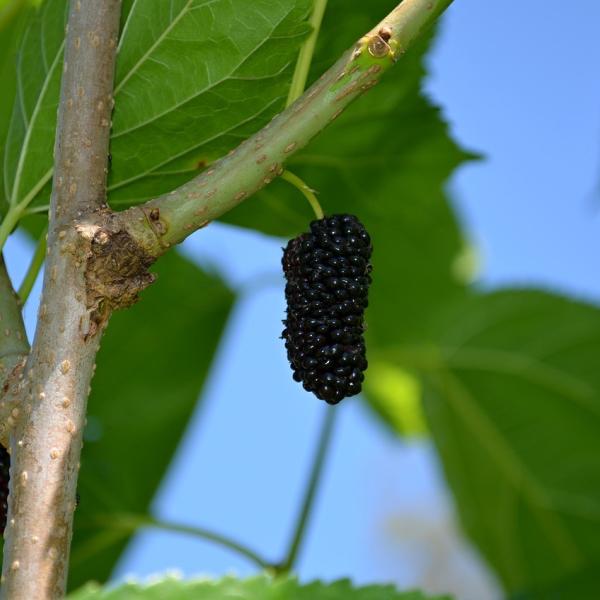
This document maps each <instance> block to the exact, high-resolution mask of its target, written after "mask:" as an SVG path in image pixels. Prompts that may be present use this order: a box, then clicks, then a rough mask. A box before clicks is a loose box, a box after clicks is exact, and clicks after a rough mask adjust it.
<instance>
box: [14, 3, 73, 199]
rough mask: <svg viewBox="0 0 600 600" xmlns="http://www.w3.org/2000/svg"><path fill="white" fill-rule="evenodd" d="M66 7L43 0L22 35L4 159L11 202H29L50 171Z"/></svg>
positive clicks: (46, 180)
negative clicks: (14, 95)
mask: <svg viewBox="0 0 600 600" xmlns="http://www.w3.org/2000/svg"><path fill="white" fill-rule="evenodd" d="M65 12H66V11H65V2H64V0H47V1H46V2H44V3H43V5H42V6H41V8H40V9H39V10H38V11H37V13H36V14H35V16H34V17H33V18H32V20H31V22H30V24H29V26H28V27H27V29H26V30H25V33H24V35H23V41H22V43H21V48H20V50H19V55H18V60H17V67H16V78H17V92H16V98H15V102H14V106H13V112H12V118H11V123H10V129H9V132H8V138H7V142H6V153H5V161H4V181H5V193H6V196H7V198H8V202H9V204H10V205H11V206H16V205H17V204H19V203H21V202H23V203H24V204H26V203H28V202H29V201H31V200H32V199H33V198H34V197H35V195H36V194H37V193H38V192H39V191H40V189H41V188H42V187H43V186H44V185H45V183H47V182H48V180H49V178H50V176H51V173H52V150H53V147H54V135H55V129H56V109H57V105H58V94H59V88H60V74H61V72H62V53H63V39H64V27H65Z"/></svg>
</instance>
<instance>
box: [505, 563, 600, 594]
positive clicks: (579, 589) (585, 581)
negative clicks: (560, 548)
mask: <svg viewBox="0 0 600 600" xmlns="http://www.w3.org/2000/svg"><path fill="white" fill-rule="evenodd" d="M598 569H600V566H599V565H592V566H590V567H587V568H586V569H584V570H582V571H578V572H577V573H575V574H574V575H569V576H568V577H565V578H564V579H561V580H559V581H556V582H555V583H553V584H552V585H551V586H546V587H542V588H540V589H538V590H533V591H528V592H522V593H521V592H519V593H517V594H514V595H512V596H511V597H510V600H573V599H577V600H586V599H588V598H589V600H593V599H594V598H596V596H597V595H598Z"/></svg>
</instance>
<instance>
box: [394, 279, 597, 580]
mask: <svg viewBox="0 0 600 600" xmlns="http://www.w3.org/2000/svg"><path fill="white" fill-rule="evenodd" d="M442 323H443V325H442ZM437 326H439V327H440V328H439V338H438V340H439V341H438V343H437V344H436V345H434V346H432V347H430V348H423V349H416V350H415V349H411V348H406V349H403V348H398V349H397V350H396V351H394V350H390V351H389V353H388V354H389V356H390V357H393V356H394V355H395V356H396V358H397V360H398V362H399V363H400V364H403V365H407V364H410V363H411V362H412V363H413V366H414V367H415V368H416V369H417V370H418V371H419V372H420V373H421V374H422V376H423V378H424V380H425V381H426V384H427V388H426V394H425V407H426V412H427V416H428V421H429V423H430V426H431V430H432V433H433V438H434V441H435V443H436V446H437V448H438V451H439V453H440V457H441V459H442V462H443V465H444V469H445V472H446V476H447V477H448V481H449V483H450V485H451V487H452V490H453V493H454V495H455V498H456V504H457V508H458V511H459V514H460V517H461V521H462V523H463V526H464V527H465V530H466V531H467V533H468V534H469V536H470V537H471V539H472V540H474V541H475V543H476V544H477V545H478V547H479V548H480V550H481V551H482V552H483V554H484V556H485V557H486V558H487V560H488V561H489V562H490V564H492V565H493V567H494V569H495V570H496V572H497V573H498V574H499V575H500V577H501V578H502V580H503V582H504V584H505V586H506V589H507V590H510V591H516V590H521V589H527V588H528V587H529V586H538V585H541V584H544V585H549V584H550V583H551V582H552V581H553V580H558V579H561V578H564V577H565V576H567V575H568V574H569V573H573V572H575V571H577V570H579V569H582V568H584V567H585V566H589V565H592V564H597V563H598V561H599V560H600V542H599V540H600V437H599V436H598V432H599V431H600V371H599V370H598V368H597V356H598V353H599V352H600V313H599V311H598V309H597V308H595V307H592V306H589V305H585V304H581V303H577V302H573V301H569V300H565V299H563V298H560V297H557V296H553V295H551V294H545V293H542V292H534V291H525V290H523V291H510V290H505V291H502V292H497V293H493V294H488V295H484V296H479V297H475V298H472V299H470V300H469V301H468V302H465V303H464V304H462V305H459V306H455V307H453V308H450V307H448V308H446V309H445V310H444V311H443V315H441V316H440V318H439V321H438V323H437V324H436V327H437Z"/></svg>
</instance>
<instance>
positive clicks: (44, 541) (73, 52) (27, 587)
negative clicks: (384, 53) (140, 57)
mask: <svg viewBox="0 0 600 600" xmlns="http://www.w3.org/2000/svg"><path fill="white" fill-rule="evenodd" d="M119 17H120V0H104V1H103V2H93V1H92V0H71V2H70V7H69V25H68V33H67V39H66V50H65V63H64V71H63V77H62V83H61V98H60V105H59V114H58V126H57V136H56V146H55V153H54V154H55V171H54V181H53V190H52V198H51V205H50V222H49V229H48V249H49V250H48V257H47V263H46V270H45V275H44V287H43V292H42V299H41V306H40V312H39V315H38V323H37V329H36V334H35V339H34V342H33V347H32V351H31V354H30V356H29V359H28V361H27V365H26V368H25V378H24V380H22V381H21V382H19V384H18V385H16V386H15V387H16V391H15V393H16V394H17V395H19V396H20V400H21V406H22V408H21V409H20V416H19V420H18V422H17V424H16V426H15V429H14V430H13V432H12V433H11V439H10V448H11V478H10V485H11V489H10V497H9V513H8V523H7V527H6V530H5V534H4V535H5V545H4V564H3V574H2V579H3V583H2V587H1V590H0V597H1V598H10V599H11V600H20V599H23V600H31V599H32V598H35V599H36V600H38V599H39V600H47V599H48V600H50V599H55V598H61V597H62V596H63V595H64V592H65V586H66V576H67V565H68V558H69V546H70V540H71V529H72V521H73V511H74V509H75V488H76V481H77V472H78V469H79V456H80V451H81V443H82V429H83V426H84V422H85V406H86V401H87V397H88V393H89V384H90V380H91V377H92V373H93V369H94V361H95V356H96V353H97V350H98V346H99V338H100V332H101V330H102V327H103V325H104V324H105V323H106V319H107V318H108V314H109V312H110V308H109V307H107V308H106V309H105V311H104V314H103V315H102V319H100V320H98V315H97V313H94V311H92V310H91V309H90V306H89V298H88V294H87V287H86V275H85V271H86V268H87V260H88V258H89V255H90V247H91V243H92V242H91V240H90V239H88V238H86V236H85V235H81V234H82V232H81V229H80V227H78V226H77V223H76V221H77V220H78V219H80V218H81V217H82V216H85V215H86V214H90V213H93V212H94V211H101V209H102V207H103V206H104V204H105V198H106V169H107V156H108V141H109V132H110V114H111V110H112V86H113V73H114V63H115V53H116V47H117V37H118V29H119Z"/></svg>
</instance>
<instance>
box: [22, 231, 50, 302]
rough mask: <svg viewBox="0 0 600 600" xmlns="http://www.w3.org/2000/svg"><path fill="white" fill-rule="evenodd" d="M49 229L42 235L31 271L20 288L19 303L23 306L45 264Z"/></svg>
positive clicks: (31, 264)
mask: <svg viewBox="0 0 600 600" xmlns="http://www.w3.org/2000/svg"><path fill="white" fill-rule="evenodd" d="M47 231H48V228H47V227H45V228H44V231H42V235H41V236H40V239H39V240H38V243H37V246H36V249H35V253H34V254H33V258H32V259H31V263H30V264H29V269H27V273H26V274H25V278H24V279H23V282H22V283H21V285H20V287H19V301H20V302H21V306H23V305H24V304H25V302H27V298H29V294H30V293H31V290H32V289H33V284H34V283H35V280H36V279H37V277H38V275H39V273H40V269H41V268H42V265H43V264H44V259H45V258H46V233H47Z"/></svg>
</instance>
